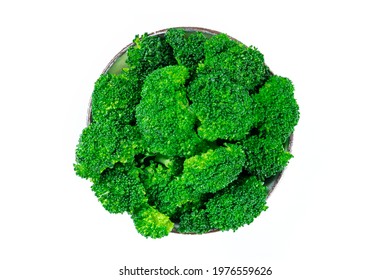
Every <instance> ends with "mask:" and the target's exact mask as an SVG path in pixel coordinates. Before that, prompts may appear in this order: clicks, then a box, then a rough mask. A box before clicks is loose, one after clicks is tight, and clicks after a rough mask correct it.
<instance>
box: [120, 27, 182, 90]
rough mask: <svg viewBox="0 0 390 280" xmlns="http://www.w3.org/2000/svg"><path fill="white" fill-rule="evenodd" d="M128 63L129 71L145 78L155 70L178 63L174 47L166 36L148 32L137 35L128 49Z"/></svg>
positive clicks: (141, 78) (142, 78)
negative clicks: (167, 40) (174, 54)
mask: <svg viewBox="0 0 390 280" xmlns="http://www.w3.org/2000/svg"><path fill="white" fill-rule="evenodd" d="M126 63H127V65H128V68H129V72H130V73H132V74H134V75H136V76H137V77H138V78H139V81H140V82H141V83H142V82H143V80H144V79H145V78H146V76H148V75H149V74H150V73H152V72H153V71H154V70H156V69H159V68H162V67H165V66H168V65H174V64H176V59H175V57H174V56H173V49H172V47H171V46H170V45H169V44H167V42H166V40H165V38H164V37H161V36H150V35H148V34H147V33H145V34H144V35H142V36H141V37H140V36H136V37H135V38H134V40H133V45H132V46H131V47H130V48H129V49H128V50H127V60H126Z"/></svg>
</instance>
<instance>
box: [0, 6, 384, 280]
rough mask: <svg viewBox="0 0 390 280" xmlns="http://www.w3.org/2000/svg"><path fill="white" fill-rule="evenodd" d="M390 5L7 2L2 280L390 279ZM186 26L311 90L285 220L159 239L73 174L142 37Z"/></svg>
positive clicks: (278, 198)
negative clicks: (102, 86) (257, 54)
mask: <svg viewBox="0 0 390 280" xmlns="http://www.w3.org/2000/svg"><path fill="white" fill-rule="evenodd" d="M386 2H387V1H376V0H370V1H246V0H240V1H201V0H199V1H191V2H190V1H188V2H186V1H146V0H145V1H142V0H139V1H81V0H80V1H39V0H38V1H9V2H6V1H2V2H1V4H0V28H1V29H0V30H1V33H0V36H1V43H0V50H1V52H0V63H1V64H0V88H1V101H0V102H1V103H0V105H1V106H0V124H1V137H0V141H1V145H0V163H1V175H0V184H1V192H0V195H1V201H0V215H1V220H0V227H1V229H0V257H1V260H0V278H1V279H6V280H11V279H94V280H100V279H130V277H124V276H122V277H120V276H119V275H118V271H119V269H120V268H123V266H125V265H126V266H127V267H131V268H135V267H137V266H142V267H145V268H147V267H150V268H153V267H160V266H162V267H166V268H170V267H173V266H174V265H177V266H179V267H181V268H203V269H209V270H210V274H209V276H203V277H188V278H186V277H184V276H182V277H179V276H177V277H165V278H164V279H176V278H177V279H210V278H212V279H217V278H219V279H226V277H216V276H214V277H212V276H211V270H212V267H214V266H229V265H230V266H271V267H272V270H273V275H272V276H270V277H263V278H264V279H316V280H318V279H377V280H379V279H390V271H389V269H388V265H389V263H390V253H389V252H390V242H389V236H390V230H389V223H390V222H389V220H390V219H389V213H390V203H389V199H390V190H389V189H390V184H389V177H388V175H387V172H388V169H389V167H390V164H389V159H390V153H389V148H388V146H389V145H388V141H389V136H390V133H389V128H390V126H389V121H390V115H389V110H388V107H389V105H390V102H389V97H388V96H389V94H390V90H389V88H390V87H389V84H390V75H389V74H390V68H389V65H390V55H389V50H390V43H389V28H388V26H390V20H389V8H388V7H387V6H386ZM175 26H199V27H207V28H211V29H215V30H218V31H222V32H225V33H227V34H229V35H231V36H233V37H235V38H237V39H238V40H240V41H242V42H244V43H246V44H248V45H254V46H257V47H258V48H259V49H260V50H261V51H262V52H263V54H264V56H265V60H266V63H267V64H268V65H269V66H270V68H271V69H272V70H273V71H274V73H276V74H279V75H282V76H286V77H289V78H290V79H291V80H292V81H293V82H294V84H295V88H296V93H295V94H296V99H297V100H298V102H299V105H300V107H301V119H300V122H299V125H298V126H297V128H296V131H295V142H294V147H293V153H294V155H295V157H294V159H292V160H291V161H290V165H289V167H288V169H287V170H286V172H285V174H284V176H283V178H282V180H281V181H280V183H279V185H278V187H277V189H276V190H275V192H274V193H273V195H272V196H271V198H270V199H269V201H268V205H269V209H268V210H267V211H266V212H264V213H263V214H262V215H261V216H260V217H259V218H258V219H257V220H256V221H255V222H254V223H253V224H251V225H250V226H246V227H244V228H241V229H239V230H238V231H236V232H235V233H232V232H224V233H214V234H208V235H202V236H187V235H175V234H171V235H170V236H169V237H166V238H163V239H160V240H151V239H145V238H143V237H142V236H140V235H139V234H138V233H136V231H135V229H134V227H133V224H132V222H131V219H130V218H129V217H128V216H126V215H111V214H109V213H107V212H105V210H104V209H103V208H102V207H101V206H100V205H99V203H98V202H97V200H96V198H95V196H94V195H93V193H92V191H91V190H90V183H89V182H88V181H86V180H83V179H81V178H79V177H76V176H75V174H74V172H73V166H72V165H73V162H74V150H75V146H76V144H77V141H78V137H79V134H80V132H81V130H82V129H83V128H84V127H85V119H86V113H87V106H88V101H89V98H90V94H91V92H92V89H93V84H94V81H95V80H96V79H97V77H98V76H99V74H100V73H101V71H102V70H103V68H104V67H105V66H106V64H107V63H108V62H109V60H110V59H111V58H112V57H113V56H114V55H115V54H116V53H117V52H118V51H119V50H120V49H121V48H122V47H124V46H125V45H127V44H128V43H129V42H131V40H132V39H133V37H134V36H135V35H136V34H142V33H144V32H152V31H156V30H159V29H162V28H166V27H175ZM131 278H132V279H141V278H142V277H138V278H137V277H131ZM149 278H150V277H143V278H142V279H149ZM160 278H162V277H154V278H153V279H160ZM241 278H242V279H252V278H251V277H241ZM241 278H240V277H234V278H232V279H241Z"/></svg>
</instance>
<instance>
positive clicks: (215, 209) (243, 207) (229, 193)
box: [206, 176, 268, 231]
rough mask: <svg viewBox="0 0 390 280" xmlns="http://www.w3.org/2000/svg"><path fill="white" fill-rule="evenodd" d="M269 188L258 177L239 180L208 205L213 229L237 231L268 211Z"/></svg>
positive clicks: (219, 193)
mask: <svg viewBox="0 0 390 280" xmlns="http://www.w3.org/2000/svg"><path fill="white" fill-rule="evenodd" d="M267 196H268V190H267V188H266V187H265V186H264V185H263V184H262V183H261V182H259V181H258V180H257V179H256V177H254V176H253V177H249V178H248V179H246V180H245V181H244V180H238V181H236V182H234V183H233V184H231V185H230V186H229V187H227V188H225V189H223V190H221V191H220V192H218V193H217V194H216V195H215V197H213V198H211V199H210V200H209V201H208V202H207V203H206V212H207V215H208V218H209V220H210V226H211V228H215V229H220V230H222V231H225V230H230V229H232V230H237V229H238V228H239V227H242V226H244V225H245V224H250V223H252V222H253V220H254V219H255V218H256V217H258V216H259V215H260V213H261V212H262V211H264V210H266V209H267V208H268V207H267V206H266V198H267Z"/></svg>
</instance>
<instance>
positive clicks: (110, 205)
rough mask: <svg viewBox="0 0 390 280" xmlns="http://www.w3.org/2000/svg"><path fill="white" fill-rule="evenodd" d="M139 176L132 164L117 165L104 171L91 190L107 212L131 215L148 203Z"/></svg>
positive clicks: (137, 170) (138, 171)
mask: <svg viewBox="0 0 390 280" xmlns="http://www.w3.org/2000/svg"><path fill="white" fill-rule="evenodd" d="M139 174H140V170H139V169H138V168H136V167H135V166H134V165H133V164H128V163H127V164H122V163H117V164H115V166H114V167H113V168H109V169H106V170H104V172H103V173H102V174H101V176H100V178H99V180H97V182H96V183H95V184H94V185H93V186H92V190H93V191H94V192H95V194H96V196H97V198H98V200H99V201H100V203H101V204H102V205H103V207H104V208H105V209H106V210H107V211H108V212H110V213H124V212H128V213H133V212H134V210H135V209H137V208H139V207H140V205H145V204H146V203H147V201H148V199H147V197H146V195H145V189H144V186H143V185H142V183H141V180H140V178H139Z"/></svg>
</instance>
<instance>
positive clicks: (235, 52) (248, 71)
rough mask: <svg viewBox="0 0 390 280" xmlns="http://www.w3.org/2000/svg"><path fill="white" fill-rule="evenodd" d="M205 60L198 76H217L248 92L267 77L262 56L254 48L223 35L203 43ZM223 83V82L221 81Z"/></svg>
mask: <svg viewBox="0 0 390 280" xmlns="http://www.w3.org/2000/svg"><path fill="white" fill-rule="evenodd" d="M204 48H205V53H206V58H205V61H204V64H203V65H201V66H200V67H199V68H198V74H199V75H200V74H206V75H208V74H212V73H214V74H217V75H218V76H220V77H225V78H226V79H230V81H231V82H233V83H235V84H238V85H240V86H242V87H243V88H244V89H246V90H248V91H252V90H254V89H255V88H256V87H257V86H258V85H259V84H260V83H261V82H262V81H263V79H264V76H265V75H268V73H267V69H266V66H265V64H264V57H263V54H262V53H260V52H259V51H258V50H257V49H256V48H254V47H247V46H245V45H244V44H242V43H238V42H236V41H233V40H230V38H229V37H227V35H225V34H219V35H216V36H213V37H211V38H210V39H209V40H208V41H206V43H205V47H204ZM222 83H223V81H222Z"/></svg>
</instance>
